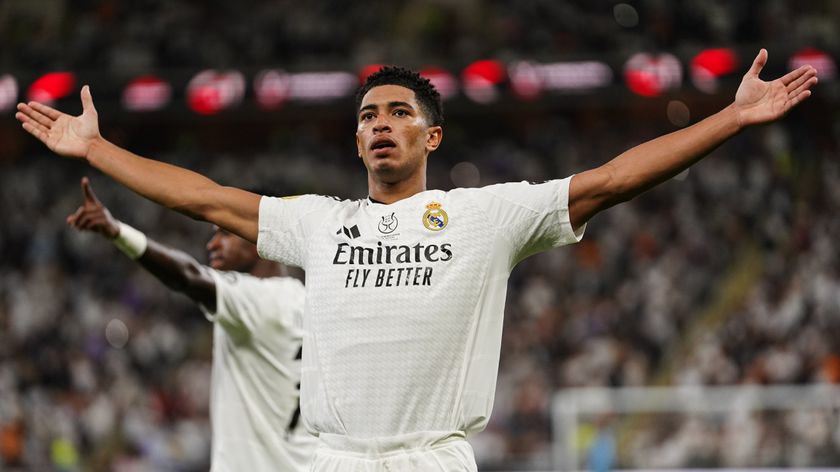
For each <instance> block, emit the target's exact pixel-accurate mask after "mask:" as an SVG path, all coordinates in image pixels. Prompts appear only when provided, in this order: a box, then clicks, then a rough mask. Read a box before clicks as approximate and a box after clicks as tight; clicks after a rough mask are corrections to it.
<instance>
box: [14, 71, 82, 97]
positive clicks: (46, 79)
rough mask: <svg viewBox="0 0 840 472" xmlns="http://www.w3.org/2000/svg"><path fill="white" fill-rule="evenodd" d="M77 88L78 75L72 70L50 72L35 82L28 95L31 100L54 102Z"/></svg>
mask: <svg viewBox="0 0 840 472" xmlns="http://www.w3.org/2000/svg"><path fill="white" fill-rule="evenodd" d="M75 88H76V76H75V75H74V74H73V73H72V72H50V73H49V74H45V75H42V76H41V77H39V78H38V80H36V81H35V82H33V83H32V85H30V86H29V91H28V92H27V94H26V95H27V97H28V98H29V100H35V101H37V102H42V103H52V102H54V101H56V100H58V99H61V98H64V97H66V96H67V95H70V92H72V91H73V89H75Z"/></svg>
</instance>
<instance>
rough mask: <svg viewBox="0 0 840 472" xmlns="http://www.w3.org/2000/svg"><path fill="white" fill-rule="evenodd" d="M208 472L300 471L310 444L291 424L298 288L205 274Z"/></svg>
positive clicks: (282, 281) (292, 282) (281, 280)
mask: <svg viewBox="0 0 840 472" xmlns="http://www.w3.org/2000/svg"><path fill="white" fill-rule="evenodd" d="M212 274H213V279H214V280H215V282H216V312H215V313H211V312H209V311H208V310H207V309H206V308H204V307H202V310H203V311H204V313H205V315H206V316H207V318H208V319H210V320H211V321H213V322H214V326H213V371H212V372H213V373H212V387H211V388H212V392H211V400H210V421H211V423H212V428H213V438H212V445H211V448H212V453H211V467H212V469H211V470H213V471H217V472H222V471H236V472H238V471H243V470H249V471H251V470H253V471H261V470H265V471H269V470H271V471H274V470H289V471H303V470H308V467H309V464H310V462H311V460H312V457H313V454H314V451H315V446H316V445H317V440H316V438H315V437H314V436H312V435H310V434H309V433H307V432H306V430H305V428H303V426H302V422H301V421H299V416H300V412H299V409H298V408H299V384H300V362H301V361H300V358H301V344H302V336H303V333H302V330H301V327H300V326H301V318H302V314H303V306H304V292H305V290H304V287H303V284H302V283H300V281H298V280H296V279H293V278H290V277H272V278H258V277H254V276H252V275H249V274H243V273H240V272H220V271H215V270H214V271H212Z"/></svg>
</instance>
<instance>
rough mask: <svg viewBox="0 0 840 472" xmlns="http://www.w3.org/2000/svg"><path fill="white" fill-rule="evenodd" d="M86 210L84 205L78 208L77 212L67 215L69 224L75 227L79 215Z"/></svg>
mask: <svg viewBox="0 0 840 472" xmlns="http://www.w3.org/2000/svg"><path fill="white" fill-rule="evenodd" d="M84 211H85V207H84V206H80V207H79V208H77V209H76V211H75V213H73V214H72V215H70V216H68V217H67V220H66V221H67V224H68V225H70V226H74V227H75V226H76V222H77V221H78V220H79V217H80V216H82V213H84Z"/></svg>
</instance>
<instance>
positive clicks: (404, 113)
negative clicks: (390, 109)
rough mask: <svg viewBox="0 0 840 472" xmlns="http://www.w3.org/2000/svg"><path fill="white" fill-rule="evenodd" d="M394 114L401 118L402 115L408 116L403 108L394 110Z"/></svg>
mask: <svg viewBox="0 0 840 472" xmlns="http://www.w3.org/2000/svg"><path fill="white" fill-rule="evenodd" d="M394 116H397V117H400V118H402V117H404V116H408V112H407V111H405V110H394Z"/></svg>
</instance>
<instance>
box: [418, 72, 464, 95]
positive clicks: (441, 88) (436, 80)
mask: <svg viewBox="0 0 840 472" xmlns="http://www.w3.org/2000/svg"><path fill="white" fill-rule="evenodd" d="M420 75H421V76H423V77H425V78H427V79H429V81H430V82H431V83H432V85H434V86H435V89H437V91H438V93H440V97H441V98H442V99H443V100H448V99H450V98H452V97H453V96H454V95H455V94H456V93H457V92H458V81H457V80H455V77H454V76H453V75H452V74H451V73H450V72H449V71H448V70H446V69H442V68H440V67H427V68H425V69H423V70H421V71H420Z"/></svg>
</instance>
